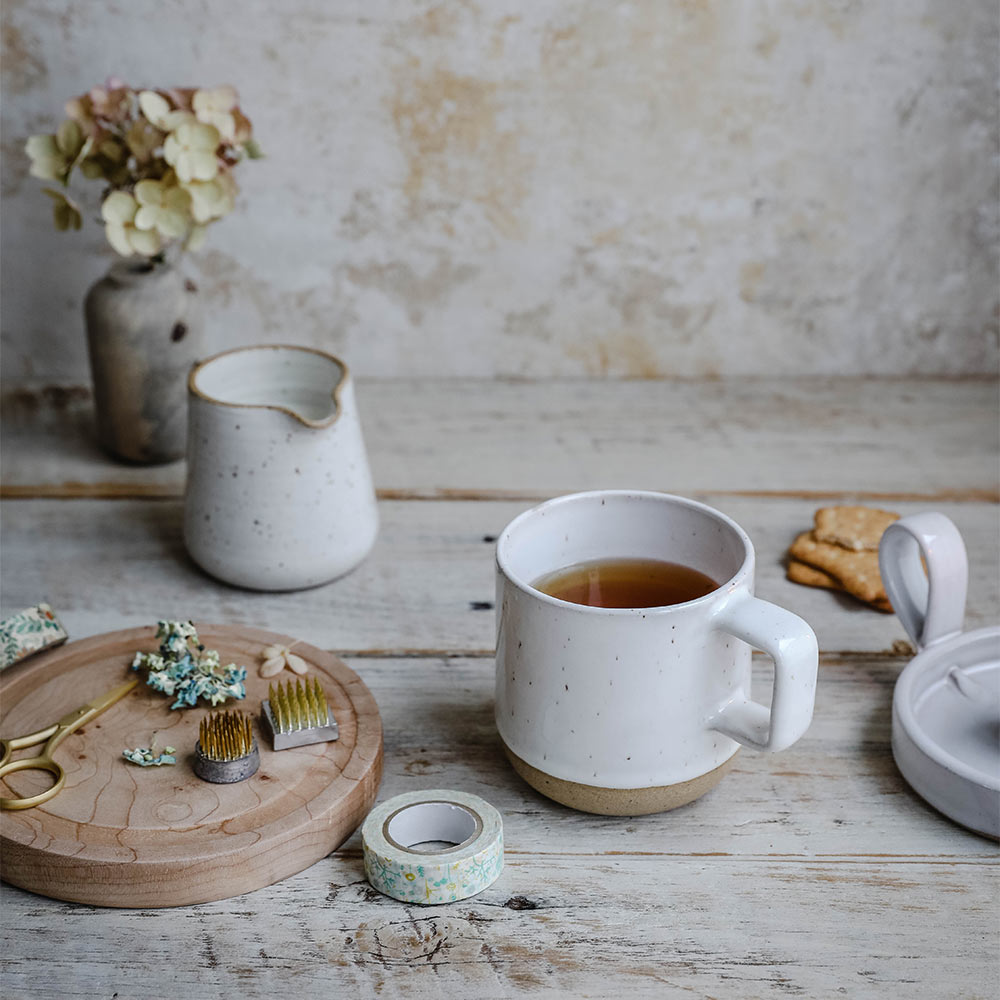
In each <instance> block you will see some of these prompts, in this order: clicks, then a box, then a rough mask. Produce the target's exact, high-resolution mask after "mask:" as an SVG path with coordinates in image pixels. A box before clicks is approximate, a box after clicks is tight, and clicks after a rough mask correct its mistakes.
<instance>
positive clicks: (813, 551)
mask: <svg viewBox="0 0 1000 1000" xmlns="http://www.w3.org/2000/svg"><path fill="white" fill-rule="evenodd" d="M788 554H789V555H790V556H791V557H792V559H795V560H797V561H799V562H804V563H807V564H808V565H809V566H812V567H813V568H814V569H818V570H822V571H823V572H824V573H826V574H827V575H828V576H830V577H832V578H833V579H834V580H836V582H837V583H838V584H839V585H840V587H842V588H843V589H844V590H846V591H847V592H848V593H849V594H853V595H854V596H855V597H857V598H860V599H861V600H862V601H864V602H865V603H867V604H871V605H872V606H873V607H876V608H878V609H879V610H880V611H891V610H892V606H891V605H890V604H889V598H888V597H887V596H886V592H885V588H884V587H883V586H882V577H881V576H880V575H879V571H878V552H871V551H867V550H865V551H860V552H854V551H850V550H848V549H845V548H841V546H839V545H830V544H829V543H828V542H818V541H816V539H815V538H814V537H813V534H812V532H810V531H803V532H802V534H801V535H799V536H798V538H796V539H795V541H794V542H792V546H791V548H790V549H789V550H788Z"/></svg>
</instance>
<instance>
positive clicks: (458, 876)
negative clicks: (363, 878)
mask: <svg viewBox="0 0 1000 1000" xmlns="http://www.w3.org/2000/svg"><path fill="white" fill-rule="evenodd" d="M431 844H434V845H441V844H444V845H448V844H453V845H454V846H452V847H449V846H444V847H440V846H428V845H431ZM361 846H362V850H363V853H364V861H365V874H366V875H367V876H368V881H369V882H370V883H371V884H372V885H373V886H374V887H375V888H376V889H378V891H379V892H382V893H384V894H385V895H387V896H391V897H392V898H393V899H399V900H402V901H403V902H406V903H418V904H420V905H423V906H431V905H434V904H436V903H451V902H455V901H456V900H459V899H467V898H468V897H469V896H474V895H475V894H476V893H477V892H482V891H483V889H485V888H487V886H490V885H492V884H493V883H494V882H495V881H496V880H497V878H498V877H499V875H500V872H501V871H502V870H503V821H502V820H501V818H500V813H498V812H497V811H496V809H494V808H493V806H491V805H490V804H489V803H488V802H485V801H483V799H481V798H479V797H478V796H476V795H468V794H466V793H465V792H454V791H449V790H446V789H433V790H430V791H424V792H404V793H403V794H402V795H397V796H395V798H392V799H389V800H388V801H387V802H383V803H382V804H381V805H378V806H376V807H375V808H374V809H373V810H372V811H371V812H370V813H369V814H368V816H367V818H366V819H365V822H364V825H363V826H362V827H361Z"/></svg>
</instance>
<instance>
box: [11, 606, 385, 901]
mask: <svg viewBox="0 0 1000 1000" xmlns="http://www.w3.org/2000/svg"><path fill="white" fill-rule="evenodd" d="M197 628H198V634H199V636H200V638H201V641H202V642H203V643H204V644H205V645H206V646H207V647H208V648H209V649H217V650H218V651H219V654H220V656H221V660H222V663H230V662H235V663H237V664H239V665H241V666H245V667H246V668H247V680H246V689H247V696H246V699H245V700H244V701H232V700H230V701H228V702H225V703H224V704H223V705H220V706H219V709H229V708H242V709H244V710H246V711H249V712H250V713H251V714H252V715H253V716H254V731H255V735H256V737H257V743H258V746H259V748H260V770H259V771H258V772H257V773H256V774H255V775H253V776H252V777H251V778H248V779H247V780H245V781H240V782H237V783H235V784H231V785H217V784H209V783H208V782H205V781H202V780H201V779H200V778H198V777H197V776H196V775H195V773H194V771H193V769H192V760H193V757H194V747H195V743H196V742H197V739H198V723H199V721H200V720H201V719H202V718H204V716H205V714H206V711H207V709H208V706H206V708H205V709H204V710H203V709H202V708H201V705H202V703H201V702H199V706H198V707H193V708H188V709H178V710H176V711H171V709H170V705H171V704H172V703H173V699H172V698H170V697H168V696H167V695H164V694H162V693H160V692H159V691H154V690H153V689H152V688H149V687H147V686H146V684H145V671H140V674H141V675H142V681H141V683H140V684H139V686H138V687H137V688H136V689H135V690H134V691H132V692H131V693H130V694H128V695H126V696H125V697H124V698H123V699H122V700H121V701H119V702H118V703H117V704H115V705H112V706H111V708H109V709H108V710H107V711H106V712H105V713H104V714H103V715H100V716H99V717H98V718H96V719H95V720H94V721H93V722H91V723H89V724H88V725H86V726H84V727H83V728H82V729H80V730H78V731H77V732H75V733H73V734H72V735H70V736H68V737H67V738H66V739H65V740H64V741H63V742H62V744H61V745H60V746H59V747H58V748H57V749H56V752H55V754H54V756H55V759H56V760H57V761H59V762H60V763H61V764H62V766H63V768H64V769H65V771H66V785H65V787H64V788H63V789H62V791H60V792H59V793H58V794H57V795H56V796H54V797H53V798H51V799H49V801H48V802H45V803H43V804H42V805H38V806H35V807H34V808H31V809H23V810H19V811H4V812H0V846H2V850H3V879H4V880H5V881H7V882H10V883H12V884H13V885H18V886H21V887H22V888H24V889H30V890H31V891H32V892H38V893H41V894H42V895H45V896H52V897H55V898H56V899H68V900H72V901H75V902H80V903H91V904H94V905H97V906H137V907H159V906H182V905H186V904H190V903H203V902H207V901H208V900H212V899H226V898H228V897H230V896H237V895H239V894H240V893H244V892H250V891H251V890H253V889H260V888H262V887H263V886H266V885H272V884H273V883H275V882H279V881H280V880H281V879H284V878H287V877H288V876H289V875H293V874H295V873H296V872H300V871H302V870H303V869H304V868H308V867H309V866H310V865H311V864H313V863H314V862H316V861H318V860H319V859H320V858H323V857H325V856H326V855H327V854H329V853H330V852H331V851H333V850H335V849H336V848H337V847H339V846H340V845H341V844H342V843H343V842H344V841H345V840H346V839H347V838H348V837H349V836H350V835H351V833H352V832H353V831H354V830H355V829H356V828H357V827H358V825H359V824H360V823H361V821H362V819H364V817H365V815H366V814H367V813H368V811H369V810H370V809H371V807H372V805H373V804H374V802H375V795H376V793H377V792H378V785H379V781H380V779H381V776H382V722H381V719H380V718H379V713H378V707H377V706H376V704H375V699H374V698H373V697H372V695H371V692H370V691H369V690H368V688H367V687H366V686H365V685H364V683H363V682H362V681H361V679H360V678H359V677H358V675H357V674H355V673H354V671H353V670H351V669H350V668H349V667H348V666H347V665H346V664H345V663H343V661H341V660H340V659H338V658H337V657H336V656H334V655H333V654H331V653H326V652H324V651H323V650H320V649H316V648H315V647H313V646H308V645H305V644H304V643H301V642H295V646H294V650H293V652H295V653H297V654H298V655H299V656H301V657H302V658H303V659H304V660H305V661H306V663H307V664H308V665H309V674H308V675H307V676H309V677H312V676H315V677H317V678H318V679H319V681H320V684H321V685H322V687H323V690H324V692H325V693H326V696H327V700H328V701H329V703H330V707H331V708H332V709H333V714H334V716H335V717H336V719H337V723H338V725H339V727H340V738H339V739H338V740H336V741H335V742H331V743H315V744H312V745H311V746H304V747H297V748H294V749H290V750H281V751H279V752H275V751H273V750H272V749H271V744H270V741H269V739H268V737H267V736H265V735H263V733H262V732H261V727H260V707H261V702H262V700H263V699H264V698H266V697H267V689H268V684H269V683H271V681H272V680H281V681H288V680H293V681H294V680H295V679H296V675H294V674H292V673H291V672H290V671H287V670H286V671H284V672H283V673H282V674H279V675H278V677H276V678H272V679H271V680H267V679H264V678H261V677H260V676H259V673H258V671H259V667H260V662H261V658H260V652H261V650H262V649H263V648H264V647H265V646H268V645H271V644H273V643H278V644H280V645H286V646H287V645H291V644H292V642H293V641H294V640H293V639H291V638H289V637H288V636H282V635H276V634H274V633H272V632H265V631H263V630H262V629H256V628H243V627H237V626H231V625H197ZM154 633H155V629H153V628H134V629H127V630H125V631H121V632H111V633H108V634H106V635H101V636H95V637H94V638H92V639H83V640H81V641H79V642H73V643H70V644H69V645H67V646H63V647H62V648H60V649H55V650H52V651H51V652H48V653H44V654H41V655H39V656H36V657H33V658H30V659H28V660H25V661H24V662H23V663H20V664H17V665H15V666H13V667H11V668H9V669H8V670H7V671H5V672H4V674H3V675H2V679H0V706H2V708H3V718H2V722H0V736H4V737H14V736H21V735H24V734H27V733H32V732H35V731H37V730H39V729H41V728H43V727H44V726H47V725H50V724H51V723H53V722H55V721H56V720H57V719H59V718H61V717H62V716H63V715H64V714H65V713H66V712H69V711H71V710H72V709H74V708H76V707H77V706H79V705H81V704H83V703H84V702H87V701H90V700H92V699H93V698H95V697H97V696H99V695H101V694H104V692H106V691H108V690H109V689H111V688H112V687H114V686H115V685H117V684H120V683H121V682H122V681H124V680H127V679H128V678H129V677H134V676H136V674H134V673H133V672H132V671H131V670H130V669H129V667H130V664H131V662H132V658H133V656H134V655H135V652H136V650H143V651H153V650H155V649H156V648H157V640H156V638H155V634H154ZM154 734H155V736H156V741H157V745H158V746H159V747H161V748H162V747H163V746H167V745H169V746H173V747H176V748H177V754H176V757H177V763H176V764H175V765H163V766H160V767H138V766H137V765H135V764H130V763H129V762H128V761H127V760H125V758H124V757H123V756H122V751H123V750H125V749H131V748H134V747H137V746H144V747H148V746H150V744H151V743H152V741H153V737H154ZM40 750H41V748H40V747H39V748H35V749H28V750H22V751H19V752H15V757H21V756H29V755H31V754H33V753H38V752H40ZM6 784H7V788H8V790H4V791H3V794H4V795H5V796H10V795H11V794H13V795H15V796H26V795H32V794H35V793H36V792H39V791H42V790H43V789H44V788H46V787H48V785H49V784H50V781H49V780H48V778H47V776H45V775H39V774H37V773H36V772H28V771H21V772H15V773H14V774H11V775H9V776H8V777H7V778H6ZM0 787H2V786H0Z"/></svg>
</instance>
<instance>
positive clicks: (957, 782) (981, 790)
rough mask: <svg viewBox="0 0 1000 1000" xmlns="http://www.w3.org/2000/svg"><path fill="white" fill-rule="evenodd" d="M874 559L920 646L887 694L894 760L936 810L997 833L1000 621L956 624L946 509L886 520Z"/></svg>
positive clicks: (955, 574) (953, 550)
mask: <svg viewBox="0 0 1000 1000" xmlns="http://www.w3.org/2000/svg"><path fill="white" fill-rule="evenodd" d="M924 567H926V573H925V570H924ZM879 568H880V571H881V574H882V581H883V583H884V584H885V589H886V592H887V593H888V595H889V600H890V601H891V602H892V606H893V608H894V609H895V610H896V614H897V615H898V616H899V619H900V621H901V622H902V623H903V626H904V627H905V628H906V631H907V632H908V633H909V635H910V638H911V639H913V641H914V643H916V646H917V649H918V650H919V653H918V655H917V656H916V657H914V658H913V660H911V661H910V663H909V665H908V666H907V667H906V669H905V670H904V671H903V672H902V674H900V676H899V680H898V681H897V682H896V690H895V693H894V695H893V699H892V752H893V755H894V756H895V758H896V764H897V766H898V767H899V770H900V772H901V773H902V775H903V777H904V778H905V779H906V780H907V781H908V782H909V783H910V785H911V786H912V787H913V789H914V791H916V792H917V793H918V794H919V795H921V796H922V797H923V798H924V799H926V800H927V801H928V802H929V803H930V804H931V805H932V806H934V807H935V808H936V809H939V810H940V811H941V812H943V813H944V814H945V815H946V816H949V817H950V818H951V819H953V820H955V822H956V823H961V824H962V826H966V827H968V828H969V829H971V830H976V831H977V832H979V833H985V834H987V835H988V836H991V837H997V838H1000V627H993V628H984V629H979V630H978V631H975V632H965V633H963V632H962V630H961V629H962V618H963V617H964V615H965V592H966V583H967V580H968V561H967V556H966V552H965V545H964V543H963V541H962V536H961V535H960V534H959V532H958V529H957V528H956V527H955V525H954V524H952V522H951V521H950V520H949V519H948V518H947V517H945V516H944V514H940V513H938V512H936V511H928V512H926V513H922V514H911V515H910V516H909V517H904V518H903V519H902V520H900V521H897V522H896V523H895V524H892V525H890V526H889V527H888V528H887V529H886V531H885V534H884V535H883V536H882V542H881V545H880V546H879Z"/></svg>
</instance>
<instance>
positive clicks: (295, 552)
mask: <svg viewBox="0 0 1000 1000" xmlns="http://www.w3.org/2000/svg"><path fill="white" fill-rule="evenodd" d="M188 390H189V393H188V395H189V423H188V479H187V490H186V495H185V504H184V539H185V543H186V545H187V548H188V552H189V553H190V554H191V557H192V558H193V559H194V561H195V562H196V563H198V565H199V566H201V567H202V568H203V569H205V570H206V571H207V572H209V573H211V574H212V575H213V576H215V577H218V578H219V579H220V580H224V581H226V582H227V583H232V584H235V585H237V586H240V587H248V588H251V589H254V590H297V589H301V588H304V587H312V586H316V585H318V584H321V583H325V582H327V581H329V580H332V579H335V578H336V577H338V576H341V575H342V574H344V573H347V572H348V571H350V570H351V569H353V568H354V567H355V566H357V565H358V564H359V563H360V562H361V561H362V560H363V559H364V558H365V556H366V555H367V554H368V552H369V551H370V550H371V547H372V545H373V544H374V542H375V537H376V535H377V533H378V513H377V510H376V503H375V490H374V487H373V485H372V479H371V472H370V469H369V466H368V458H367V454H366V452H365V447H364V441H363V439H362V435H361V425H360V421H359V419H358V413H357V407H356V404H355V399H354V386H353V382H352V380H351V377H350V373H349V372H348V370H347V367H346V366H345V365H344V364H343V363H342V362H341V361H339V360H338V359H337V358H335V357H333V356H332V355H329V354H326V353H325V352H322V351H316V350H313V349H310V348H298V347H283V346H263V347H250V348H244V349H240V350H236V351H227V352H225V353H223V354H220V355H216V356H215V357H214V358H210V359H209V360H208V361H204V362H202V363H201V364H199V365H197V366H195V368H193V369H192V371H191V375H190V377H189V379H188Z"/></svg>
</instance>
